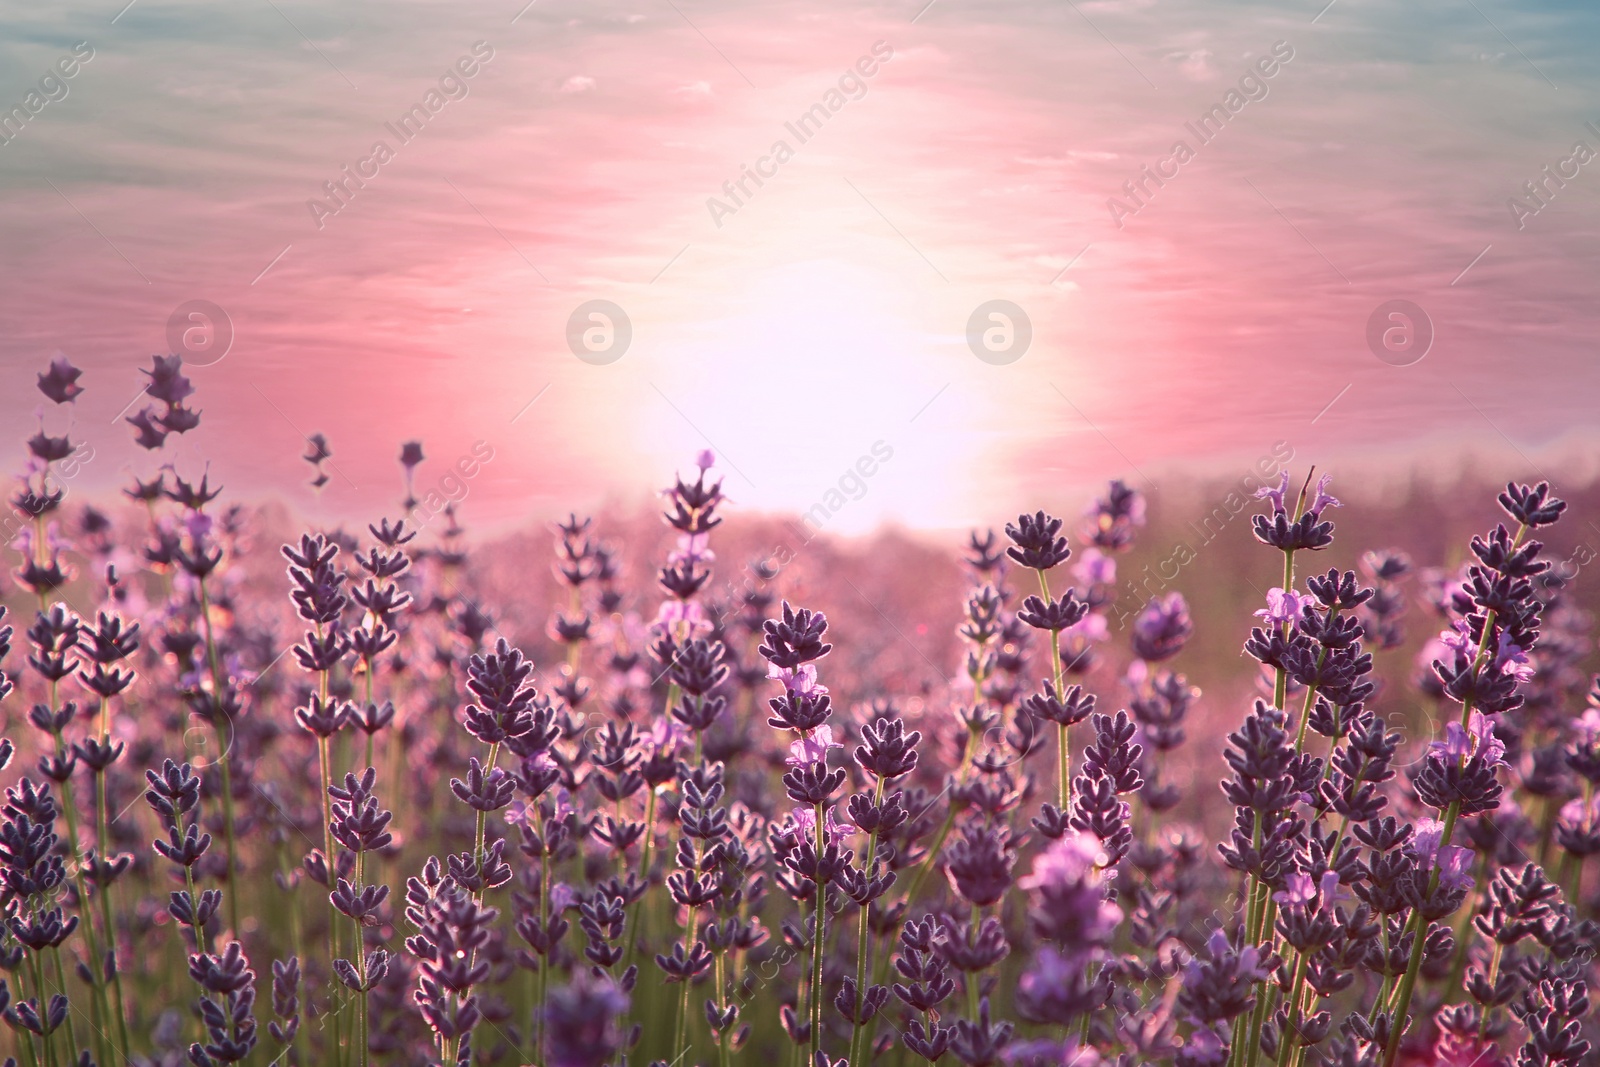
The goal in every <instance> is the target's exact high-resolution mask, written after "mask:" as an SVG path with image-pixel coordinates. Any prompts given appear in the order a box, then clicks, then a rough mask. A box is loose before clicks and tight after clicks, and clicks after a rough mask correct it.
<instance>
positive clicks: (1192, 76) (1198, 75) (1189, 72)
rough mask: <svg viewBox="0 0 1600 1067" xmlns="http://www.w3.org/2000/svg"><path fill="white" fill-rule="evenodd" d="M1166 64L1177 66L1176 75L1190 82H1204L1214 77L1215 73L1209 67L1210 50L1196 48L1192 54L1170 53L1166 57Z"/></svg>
mask: <svg viewBox="0 0 1600 1067" xmlns="http://www.w3.org/2000/svg"><path fill="white" fill-rule="evenodd" d="M1167 61H1168V62H1175V63H1177V65H1178V73H1180V74H1182V75H1183V76H1184V77H1185V78H1188V79H1189V80H1190V81H1196V82H1204V81H1210V80H1211V79H1212V78H1214V77H1216V71H1215V70H1213V69H1212V67H1211V50H1210V49H1207V48H1197V49H1195V50H1194V51H1193V52H1172V53H1170V54H1168V56H1167Z"/></svg>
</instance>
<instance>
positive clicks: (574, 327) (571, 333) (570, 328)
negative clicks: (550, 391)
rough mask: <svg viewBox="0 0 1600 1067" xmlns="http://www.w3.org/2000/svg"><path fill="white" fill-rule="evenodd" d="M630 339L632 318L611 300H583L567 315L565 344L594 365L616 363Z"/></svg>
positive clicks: (631, 337)
mask: <svg viewBox="0 0 1600 1067" xmlns="http://www.w3.org/2000/svg"><path fill="white" fill-rule="evenodd" d="M632 343H633V320H632V319H630V318H628V313H627V312H626V311H623V310H622V308H621V307H619V306H618V305H617V304H615V303H613V302H612V301H610V300H586V301H584V302H583V303H581V304H579V305H578V306H577V307H575V308H573V309H572V314H571V315H569V316H567V348H568V349H570V350H571V351H572V354H573V355H575V356H577V357H578V358H579V359H581V360H583V361H584V362H585V363H588V364H590V365H592V366H595V367H604V366H605V365H607V364H608V363H615V362H616V361H617V360H619V359H621V358H622V357H623V355H624V354H625V353H626V352H627V351H628V346H629V345H630V344H632Z"/></svg>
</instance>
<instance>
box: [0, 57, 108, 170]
mask: <svg viewBox="0 0 1600 1067" xmlns="http://www.w3.org/2000/svg"><path fill="white" fill-rule="evenodd" d="M93 58H94V46H93V45H91V44H90V43H89V42H88V41H79V42H78V43H77V44H75V45H73V46H72V51H71V52H69V53H67V54H66V55H64V56H62V57H61V58H60V59H58V60H56V61H55V64H54V65H53V66H52V67H51V68H50V69H49V70H47V71H45V73H44V74H42V75H41V76H40V77H39V82H38V86H39V87H38V88H37V89H29V90H28V91H27V93H25V94H24V95H23V97H22V103H20V104H15V105H13V106H12V107H10V108H7V109H6V110H4V111H0V145H8V144H10V143H11V142H12V141H14V140H16V139H17V138H18V137H20V136H22V131H23V130H25V129H27V128H28V123H30V122H32V121H34V119H36V118H37V117H38V116H39V115H41V114H42V113H43V112H44V109H45V108H47V107H49V106H50V105H51V104H54V103H59V102H60V101H62V100H65V99H66V98H67V96H68V94H70V93H71V92H72V86H70V85H68V84H67V83H68V82H70V81H71V80H72V79H73V78H76V77H77V76H78V74H79V73H80V72H81V71H82V69H83V64H85V63H88V62H89V61H90V60H91V59H93Z"/></svg>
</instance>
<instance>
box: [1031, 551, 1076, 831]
mask: <svg viewBox="0 0 1600 1067" xmlns="http://www.w3.org/2000/svg"><path fill="white" fill-rule="evenodd" d="M1034 573H1035V574H1037V575H1038V576H1039V592H1040V593H1041V594H1043V596H1044V599H1045V603H1047V604H1048V603H1049V602H1050V581H1049V579H1048V578H1046V577H1045V573H1044V571H1043V570H1035V571H1034ZM1050 670H1051V673H1052V675H1053V676H1054V680H1055V687H1056V696H1057V698H1060V697H1061V696H1062V695H1063V693H1062V689H1063V685H1064V682H1065V679H1064V677H1063V675H1062V671H1061V631H1059V630H1051V631H1050ZM1057 727H1058V729H1057V733H1056V738H1057V745H1056V773H1057V776H1058V778H1059V779H1060V780H1059V781H1058V783H1057V785H1056V800H1057V802H1058V803H1059V805H1060V807H1061V812H1062V814H1063V815H1065V814H1066V813H1067V811H1068V810H1070V809H1071V807H1072V749H1071V746H1070V743H1069V741H1068V738H1067V724H1066V723H1058V724H1057Z"/></svg>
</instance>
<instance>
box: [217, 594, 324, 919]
mask: <svg viewBox="0 0 1600 1067" xmlns="http://www.w3.org/2000/svg"><path fill="white" fill-rule="evenodd" d="M199 585H200V618H201V619H202V620H204V622H205V626H206V661H207V663H208V665H209V666H210V668H211V699H212V703H213V705H214V708H215V710H216V712H217V714H218V715H219V716H222V717H223V718H226V717H227V713H226V712H224V711H223V710H222V668H221V665H220V663H219V661H218V659H217V642H216V639H215V637H214V636H213V635H212V632H211V601H210V599H209V598H208V596H207V594H206V580H205V579H204V578H201V579H200V580H199ZM213 725H214V726H215V727H216V730H217V744H218V745H220V746H221V748H222V752H221V754H220V755H219V756H218V757H217V762H218V764H219V765H220V766H219V770H220V771H221V772H222V836H223V840H224V843H225V844H226V846H227V852H228V892H227V894H226V896H227V901H228V925H229V926H231V927H232V928H233V936H234V937H237V938H242V937H243V936H244V932H243V928H242V927H241V926H240V925H239V861H238V855H237V852H236V849H235V845H234V834H233V781H232V778H231V776H230V774H229V772H228V763H229V761H230V756H231V755H232V749H233V726H232V723H231V722H230V723H229V726H228V731H227V736H226V737H224V736H223V730H222V723H221V722H220V721H218V722H216V723H213ZM328 862H329V863H332V862H333V857H332V856H329V857H328Z"/></svg>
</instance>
